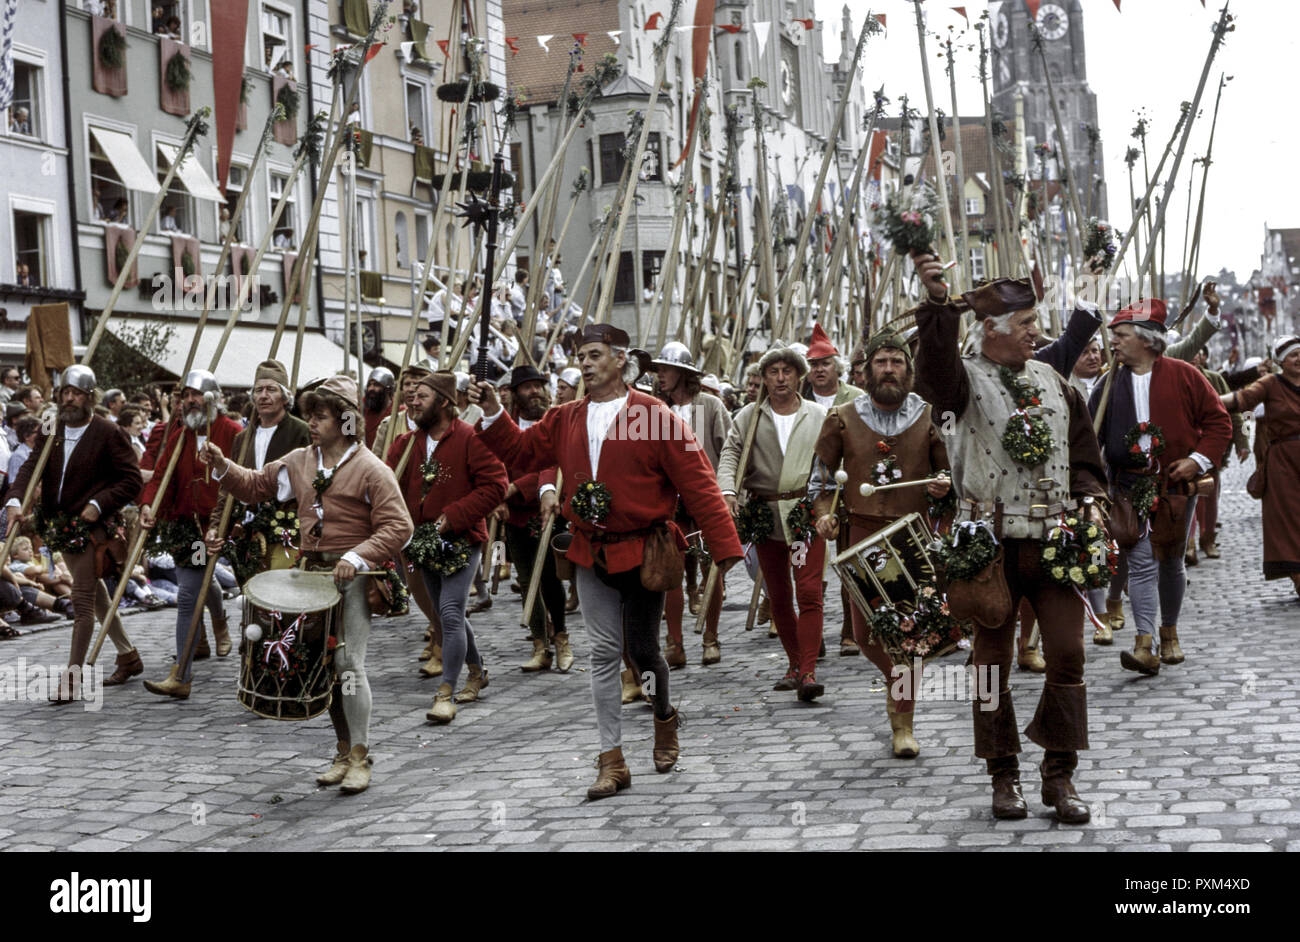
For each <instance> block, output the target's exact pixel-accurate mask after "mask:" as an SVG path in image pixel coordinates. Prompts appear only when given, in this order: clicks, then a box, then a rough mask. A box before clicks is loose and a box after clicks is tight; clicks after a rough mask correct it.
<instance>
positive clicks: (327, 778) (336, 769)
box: [316, 739, 352, 785]
mask: <svg viewBox="0 0 1300 942" xmlns="http://www.w3.org/2000/svg"><path fill="white" fill-rule="evenodd" d="M351 751H352V746H351V745H350V744H348V743H346V742H344V741H343V740H341V739H340V740H339V751H338V752H337V753H335V755H334V761H333V762H332V763H331V764H330V767H329V769H328V770H327V771H325V772H322V773H321V774H320V775H318V776H316V784H317V785H337V784H338V783H339V782H341V781H343V776H345V775H347V774H348V754H349V753H350V752H351Z"/></svg>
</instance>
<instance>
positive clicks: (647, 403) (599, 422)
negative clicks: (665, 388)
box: [470, 324, 740, 799]
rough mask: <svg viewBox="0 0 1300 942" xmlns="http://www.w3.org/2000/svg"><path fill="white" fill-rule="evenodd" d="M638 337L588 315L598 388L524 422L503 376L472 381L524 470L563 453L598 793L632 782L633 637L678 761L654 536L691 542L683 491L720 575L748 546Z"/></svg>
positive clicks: (584, 361)
mask: <svg viewBox="0 0 1300 942" xmlns="http://www.w3.org/2000/svg"><path fill="white" fill-rule="evenodd" d="M629 347H630V341H629V339H628V335H627V334H626V333H625V332H624V331H622V330H620V329H618V328H617V327H613V326H611V325H609V324H591V325H588V326H587V327H586V328H585V329H584V330H583V332H582V334H581V335H580V336H579V337H578V357H577V361H578V366H579V368H580V369H581V370H582V378H583V382H584V383H585V385H586V393H587V394H586V396H584V397H583V398H582V399H579V400H577V401H575V402H571V403H568V404H567V405H564V406H561V407H560V408H558V409H551V410H550V411H549V412H547V413H546V415H545V416H544V417H543V418H542V419H541V421H539V422H537V423H536V424H535V425H533V426H531V427H530V428H529V429H528V430H527V431H524V432H521V431H520V430H519V427H518V426H517V425H515V423H514V421H513V420H512V419H511V418H510V417H509V415H507V414H505V412H504V410H503V409H502V408H501V404H500V402H499V401H498V399H497V396H496V390H495V388H494V387H492V386H491V385H490V384H488V383H482V382H480V383H475V384H474V385H473V386H471V388H470V399H471V401H473V402H477V403H479V404H481V405H482V407H483V419H482V421H481V426H480V429H481V430H480V431H479V436H480V437H481V438H482V440H483V442H484V443H485V444H487V446H488V447H489V448H491V449H492V450H493V451H494V452H495V453H496V454H497V455H498V456H499V457H500V458H501V459H502V460H503V461H505V462H507V463H508V464H509V465H510V466H511V467H512V468H514V467H518V468H520V469H521V470H529V469H532V470H541V469H544V468H547V467H550V466H551V465H555V464H558V465H559V469H560V476H561V482H560V483H561V487H562V495H561V500H560V502H559V506H560V507H561V508H563V513H564V516H565V517H566V518H567V519H568V521H569V522H570V524H571V526H572V537H571V542H569V544H568V548H567V554H568V558H569V560H570V561H571V562H572V563H573V564H574V566H575V567H576V573H577V584H578V596H579V598H580V599H581V600H582V614H583V620H584V622H585V623H586V626H587V631H588V632H589V633H590V635H591V662H592V663H591V692H592V699H593V701H594V704H595V709H596V720H597V726H598V727H599V730H600V749H601V752H600V773H599V775H598V776H597V778H596V782H595V784H594V785H592V787H591V788H590V789H588V790H587V797H588V798H590V799H597V798H605V797H608V796H610V795H613V794H614V793H615V792H617V791H618V790H620V789H623V788H627V787H628V786H629V785H631V783H632V775H631V772H630V771H629V770H628V767H627V764H626V763H625V762H624V761H623V749H622V715H621V710H622V684H621V681H620V678H619V670H620V666H621V662H622V657H623V648H624V644H625V643H626V645H627V652H628V655H629V657H630V658H631V660H632V663H633V664H634V665H636V668H637V670H638V671H639V672H642V674H641V676H642V677H643V678H645V679H646V682H647V687H648V689H647V694H648V695H649V697H650V699H651V702H652V704H653V706H654V711H655V746H654V762H655V768H656V770H658V771H660V772H667V771H669V770H670V769H672V767H673V765H674V764H675V763H676V761H677V754H678V744H677V725H678V716H677V711H676V710H675V709H674V708H673V706H672V703H671V700H670V699H669V688H668V664H667V662H665V660H664V657H663V655H662V654H661V653H660V650H659V619H660V617H661V616H662V614H663V608H664V593H663V592H662V591H655V590H652V589H647V588H645V587H644V585H643V584H642V573H641V564H642V559H643V557H644V556H645V552H646V546H647V544H648V539H647V538H648V537H650V536H651V535H652V533H654V532H655V531H656V529H658V528H663V527H666V528H667V531H668V535H669V537H670V538H671V539H672V540H673V541H674V543H675V544H676V547H677V549H678V551H679V552H680V551H683V550H685V548H686V541H685V539H684V538H683V536H682V533H681V531H680V529H679V528H678V527H677V525H676V524H675V523H674V522H673V519H672V518H673V513H674V511H675V509H676V505H677V495H678V494H680V495H681V497H682V501H683V502H684V503H685V505H686V510H687V512H688V513H689V514H690V515H691V517H692V518H693V519H694V520H695V521H696V523H697V524H698V525H699V526H700V528H701V529H702V530H703V532H704V537H705V541H706V543H707V545H708V548H709V552H710V555H711V556H712V557H713V559H714V560H715V561H716V564H717V565H718V567H719V575H720V576H721V575H723V574H725V573H726V571H727V570H728V569H729V568H731V566H732V565H734V564H735V562H736V561H737V560H738V559H739V558H740V541H739V540H738V539H737V537H736V530H735V527H734V526H733V525H732V523H731V517H730V515H729V514H728V512H727V507H726V504H725V503H724V502H723V500H722V494H721V493H720V492H719V490H718V484H717V480H716V478H715V477H714V473H713V468H712V466H711V465H710V464H709V460H708V458H706V457H705V455H704V453H703V451H702V450H701V449H700V447H699V443H698V442H696V440H695V437H694V435H692V434H691V431H690V429H689V427H687V426H686V424H685V423H684V422H682V420H681V419H680V418H679V417H678V416H675V415H673V413H672V412H671V411H670V410H669V409H668V408H667V407H666V406H665V405H664V404H663V403H662V402H660V401H659V400H658V399H655V398H654V397H653V396H648V395H646V394H644V393H641V392H639V391H637V390H635V389H631V388H629V386H630V384H631V383H633V382H635V381H636V379H637V377H638V376H639V375H640V374H641V373H642V372H644V371H645V369H646V368H647V367H648V366H649V361H650V356H649V354H647V353H643V352H642V351H639V350H630V349H629ZM634 358H635V359H634ZM679 578H680V576H679Z"/></svg>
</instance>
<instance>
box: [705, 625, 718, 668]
mask: <svg viewBox="0 0 1300 942" xmlns="http://www.w3.org/2000/svg"><path fill="white" fill-rule="evenodd" d="M703 642H704V657H703V658H702V659H701V660H700V663H701V664H703V665H704V666H705V667H708V666H709V665H710V664H716V663H718V662H719V661H721V660H722V648H721V647H719V645H718V629H717V628H710V627H708V626H705V629H704V638H703Z"/></svg>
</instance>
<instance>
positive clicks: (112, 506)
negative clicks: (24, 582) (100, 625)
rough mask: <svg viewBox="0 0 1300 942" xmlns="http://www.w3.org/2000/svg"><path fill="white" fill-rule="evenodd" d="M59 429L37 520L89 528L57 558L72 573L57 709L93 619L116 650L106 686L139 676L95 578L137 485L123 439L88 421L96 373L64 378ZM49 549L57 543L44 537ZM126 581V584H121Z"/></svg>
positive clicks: (14, 507) (14, 510) (17, 515)
mask: <svg viewBox="0 0 1300 942" xmlns="http://www.w3.org/2000/svg"><path fill="white" fill-rule="evenodd" d="M57 401H58V404H59V416H58V424H57V425H56V426H55V429H54V436H55V439H54V448H53V450H52V451H51V452H50V457H49V460H48V461H47V462H46V464H45V470H44V471H43V473H42V474H41V498H40V501H41V503H40V514H41V518H42V521H43V523H44V524H45V526H46V533H47V534H48V533H49V532H50V530H51V529H52V528H53V527H54V525H55V524H56V521H57V520H58V518H59V517H60V516H63V517H66V518H68V519H74V518H75V519H79V520H80V521H82V522H83V523H84V524H85V525H86V526H87V527H88V528H89V539H88V540H87V542H86V545H85V546H84V548H82V549H80V550H74V549H71V548H68V549H64V550H63V559H64V561H65V562H66V563H67V564H68V571H69V572H71V573H72V606H73V612H74V619H73V623H72V650H71V653H70V655H69V657H68V668H69V672H68V673H67V674H64V675H63V677H62V678H61V679H60V684H59V689H58V693H57V695H56V698H55V702H57V703H68V702H71V700H72V698H73V693H74V689H75V686H76V685H75V682H74V677H75V676H76V675H77V673H78V672H79V671H80V668H81V665H82V662H84V661H85V659H86V653H87V651H88V650H89V648H90V641H91V636H92V635H93V634H94V631H95V619H96V618H98V619H99V620H100V621H101V622H104V621H105V620H106V619H107V621H108V637H109V638H110V639H111V640H112V642H113V647H115V648H116V649H117V666H116V669H115V670H114V671H113V674H112V676H111V677H109V678H108V679H107V680H105V681H104V684H105V686H115V685H117V684H124V683H126V682H127V680H129V679H130V678H132V677H134V676H136V675H137V674H141V673H143V672H144V665H143V664H142V663H141V662H140V653H139V652H138V651H137V650H136V649H135V646H134V645H132V644H131V641H130V639H129V638H127V636H126V631H125V630H124V629H123V627H122V622H121V620H120V619H119V618H118V617H117V613H116V612H113V613H110V612H109V611H108V603H109V601H110V599H109V594H108V589H107V587H106V586H105V585H104V582H103V580H102V579H101V578H100V574H99V572H98V571H97V567H96V564H95V557H96V555H97V550H98V549H99V548H101V547H103V546H104V545H105V544H106V543H107V542H108V538H109V537H108V532H107V531H106V530H105V527H104V524H105V522H107V521H108V519H109V518H111V517H112V516H113V515H114V514H115V513H117V512H118V511H119V510H121V509H122V508H123V507H124V506H126V505H127V504H129V503H131V502H132V501H134V500H135V499H136V497H137V495H139V493H140V488H141V487H142V486H143V482H142V481H141V480H140V468H139V466H138V465H137V464H136V460H135V451H134V450H133V449H132V448H131V444H130V442H129V440H128V439H127V436H126V432H125V431H124V430H123V429H122V428H121V427H119V426H118V425H117V423H115V422H113V421H112V420H111V419H105V418H103V417H102V416H97V415H94V414H93V409H94V406H95V374H94V372H92V371H91V369H90V368H89V367H87V366H70V367H68V368H67V369H66V370H64V371H63V375H62V376H61V377H60V380H59V388H58V392H57ZM44 448H45V442H44V436H41V438H40V439H38V444H37V445H36V448H35V450H34V451H33V453H32V454H31V455H30V456H28V458H27V460H26V461H24V462H23V466H22V468H21V469H20V470H19V471H18V474H17V476H16V478H15V480H14V483H13V493H14V494H25V493H26V492H27V485H28V482H29V481H30V480H31V476H32V475H33V474H34V473H35V472H36V464H37V461H38V459H39V456H40V453H41V452H42V451H43V450H44ZM7 509H8V515H9V527H8V528H9V530H13V529H14V528H15V527H17V526H19V525H21V523H22V521H23V517H22V512H21V502H20V501H19V499H18V498H17V497H13V498H10V500H9V503H8V507H7ZM42 536H43V538H44V539H45V542H46V543H47V544H49V545H51V546H54V547H57V546H58V545H59V543H58V540H57V538H52V535H46V534H42ZM124 578H125V577H124Z"/></svg>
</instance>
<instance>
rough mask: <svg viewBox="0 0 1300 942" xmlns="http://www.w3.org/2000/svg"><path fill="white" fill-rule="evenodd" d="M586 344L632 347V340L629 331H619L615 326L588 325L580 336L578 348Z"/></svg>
mask: <svg viewBox="0 0 1300 942" xmlns="http://www.w3.org/2000/svg"><path fill="white" fill-rule="evenodd" d="M586 343H603V344H607V345H609V346H611V347H630V346H631V345H632V338H630V337H629V336H628V335H627V331H625V330H619V328H617V327H615V326H614V325H613V324H588V325H587V326H586V327H584V328H582V333H581V334H579V335H578V346H579V347H581V346H582V345H583V344H586Z"/></svg>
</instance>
